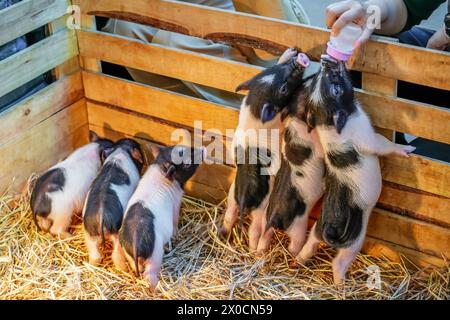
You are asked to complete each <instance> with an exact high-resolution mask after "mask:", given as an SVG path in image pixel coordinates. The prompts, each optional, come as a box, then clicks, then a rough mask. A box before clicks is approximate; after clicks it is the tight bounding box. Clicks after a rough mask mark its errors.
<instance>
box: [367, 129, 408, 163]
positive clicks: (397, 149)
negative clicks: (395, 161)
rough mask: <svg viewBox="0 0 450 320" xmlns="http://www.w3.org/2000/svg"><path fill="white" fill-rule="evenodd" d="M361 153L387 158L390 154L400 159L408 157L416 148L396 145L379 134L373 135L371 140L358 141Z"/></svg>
mask: <svg viewBox="0 0 450 320" xmlns="http://www.w3.org/2000/svg"><path fill="white" fill-rule="evenodd" d="M358 143H359V144H360V147H361V148H362V149H363V151H366V152H368V153H371V154H374V155H377V156H387V155H390V154H396V155H399V156H401V157H406V158H408V157H409V154H410V153H412V152H413V151H414V150H416V147H413V146H408V145H402V144H397V143H394V142H392V141H389V140H388V139H387V138H386V137H384V136H382V135H381V134H378V133H374V134H373V135H372V138H368V139H365V140H360V141H358Z"/></svg>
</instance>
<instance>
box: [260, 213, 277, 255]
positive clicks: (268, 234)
mask: <svg viewBox="0 0 450 320" xmlns="http://www.w3.org/2000/svg"><path fill="white" fill-rule="evenodd" d="M266 225H267V216H266V214H264V217H263V223H262V225H261V234H262V235H261V237H260V238H259V241H258V246H257V248H256V253H257V254H258V255H263V254H264V253H265V252H267V250H269V247H270V243H271V242H272V237H273V233H274V230H273V228H272V227H271V228H269V229H267V230H266Z"/></svg>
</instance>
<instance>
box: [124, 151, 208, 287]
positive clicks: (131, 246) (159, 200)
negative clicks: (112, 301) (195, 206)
mask: <svg viewBox="0 0 450 320" xmlns="http://www.w3.org/2000/svg"><path fill="white" fill-rule="evenodd" d="M152 151H153V154H154V156H155V161H154V162H153V164H151V165H150V166H149V167H148V169H147V171H146V172H145V174H144V176H143V177H142V179H141V181H140V182H139V185H138V187H137V189H136V191H135V192H134V194H133V195H132V197H131V199H130V201H129V203H128V207H127V209H126V212H125V217H124V221H123V224H122V228H121V229H120V233H119V238H120V243H121V245H122V247H123V249H124V251H125V256H126V258H127V260H128V262H129V264H130V265H131V267H132V268H133V269H134V270H135V272H136V274H137V275H139V274H140V273H141V272H143V274H144V277H145V279H147V280H148V282H149V283H150V285H151V286H152V288H155V287H156V285H157V284H158V282H159V273H160V270H161V263H162V259H163V253H164V245H165V244H167V243H168V242H169V240H170V238H171V237H172V236H173V235H174V233H175V231H176V230H177V224H178V218H179V213H180V206H181V198H182V197H183V193H184V191H183V188H184V185H185V183H186V182H187V181H188V179H189V178H191V177H192V176H193V175H194V173H195V172H196V170H197V168H198V166H199V164H200V163H201V161H202V160H203V158H204V156H205V154H206V149H204V148H189V147H185V146H180V145H178V146H172V147H165V148H153V150H152Z"/></svg>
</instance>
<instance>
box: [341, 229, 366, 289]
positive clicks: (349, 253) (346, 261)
mask: <svg viewBox="0 0 450 320" xmlns="http://www.w3.org/2000/svg"><path fill="white" fill-rule="evenodd" d="M363 242H364V236H362V237H360V239H358V241H356V242H355V243H354V244H352V245H351V246H350V247H348V248H340V249H339V250H338V254H337V255H336V257H335V258H334V259H333V280H334V284H335V285H339V284H342V283H343V282H344V280H345V274H346V273H347V270H348V268H349V267H350V265H351V264H352V262H353V261H354V260H355V258H356V256H357V255H358V253H359V251H360V250H361V247H362V244H363Z"/></svg>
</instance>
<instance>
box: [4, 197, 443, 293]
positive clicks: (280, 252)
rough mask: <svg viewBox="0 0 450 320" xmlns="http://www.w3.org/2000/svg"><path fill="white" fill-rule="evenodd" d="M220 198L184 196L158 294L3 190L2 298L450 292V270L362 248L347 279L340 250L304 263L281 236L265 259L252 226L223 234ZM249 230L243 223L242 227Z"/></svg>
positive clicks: (321, 252)
mask: <svg viewBox="0 0 450 320" xmlns="http://www.w3.org/2000/svg"><path fill="white" fill-rule="evenodd" d="M222 213H223V204H222V205H219V206H214V205H211V204H207V203H205V202H203V201H199V200H195V199H192V198H189V197H185V198H184V199H183V206H182V213H181V219H180V226H179V232H178V234H177V236H176V237H175V238H174V239H173V241H172V246H171V247H169V248H168V250H167V252H166V255H165V257H164V260H163V269H162V273H161V281H160V283H159V285H158V288H157V292H155V293H152V292H151V291H150V289H149V287H148V285H147V283H146V282H145V281H144V280H143V279H137V278H136V277H135V276H134V275H133V274H132V273H124V272H120V271H118V270H116V269H115V268H114V267H113V265H112V262H111V259H110V255H109V254H108V253H107V254H106V257H105V259H104V265H103V266H100V267H94V266H92V265H90V264H88V263H87V252H86V250H85V247H84V243H83V237H82V226H81V225H80V224H78V225H76V226H75V227H74V230H73V231H74V236H73V237H72V238H70V239H67V240H56V239H54V238H52V237H51V236H50V235H48V234H42V233H40V232H38V231H37V228H36V227H35V225H34V223H33V220H32V217H31V212H30V208H29V192H25V193H23V194H22V195H19V196H11V195H3V196H1V197H0V299H229V298H231V299H448V298H449V281H450V268H449V267H447V268H431V267H430V268H427V269H426V270H424V269H419V268H417V269H414V270H412V269H407V268H406V267H405V265H404V264H401V263H393V262H390V261H388V260H387V259H383V258H375V257H371V256H368V255H364V254H359V255H358V258H357V260H356V261H355V262H354V263H353V265H352V267H351V268H350V271H349V274H348V280H346V283H345V285H343V286H338V287H337V286H334V285H333V277H332V271H331V260H332V257H333V256H334V253H335V252H334V250H332V249H330V248H320V250H319V252H318V254H317V255H316V257H314V258H313V259H312V260H311V261H310V262H309V263H308V264H307V266H300V267H291V265H292V263H291V262H292V258H291V257H290V255H289V253H288V252H287V251H286V249H285V246H283V244H285V243H286V240H287V239H286V238H285V237H284V236H283V235H281V234H278V233H277V234H276V237H275V240H274V241H273V246H272V249H271V251H270V252H269V253H267V254H266V255H265V256H264V257H259V258H258V257H255V256H253V255H251V254H249V253H248V251H247V246H246V243H247V234H246V232H245V231H244V230H243V234H242V237H241V238H239V237H238V236H237V235H236V233H234V234H233V235H232V236H231V237H230V239H229V240H228V241H227V240H223V239H221V238H219V237H218V236H217V228H216V226H217V225H218V224H219V222H220V220H221V218H222ZM244 229H245V228H244ZM371 266H378V267H379V269H380V272H381V273H380V275H381V286H380V287H378V288H372V289H370V288H368V286H367V279H368V277H369V276H368V272H369V271H368V270H370V268H373V267H371Z"/></svg>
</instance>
